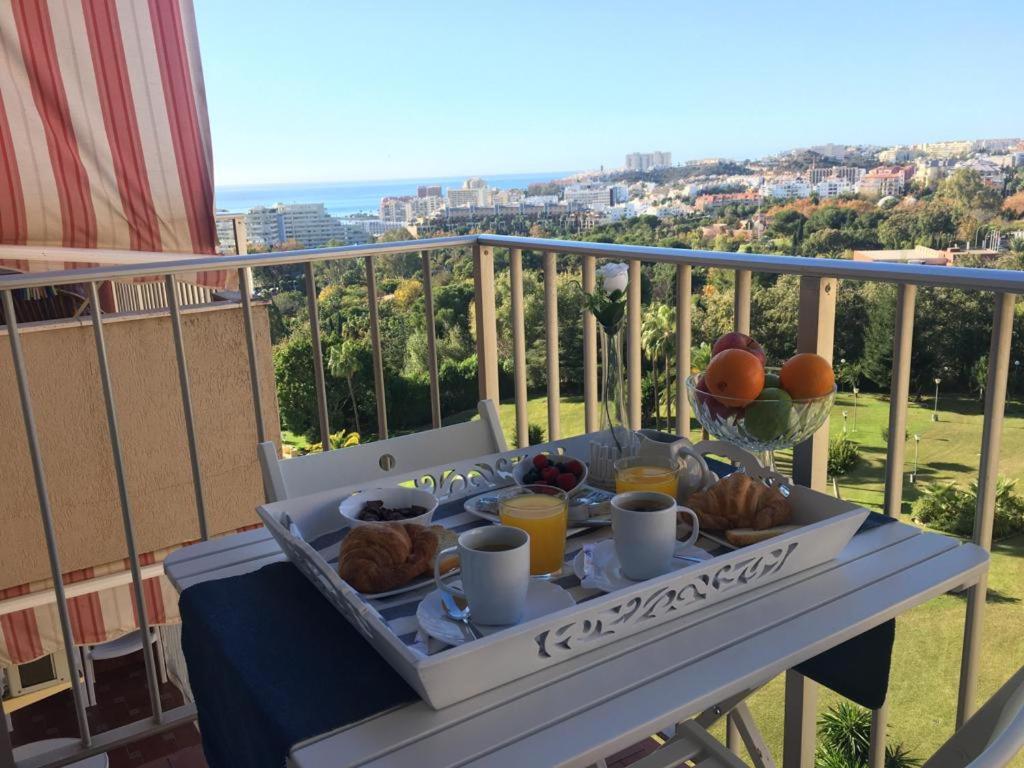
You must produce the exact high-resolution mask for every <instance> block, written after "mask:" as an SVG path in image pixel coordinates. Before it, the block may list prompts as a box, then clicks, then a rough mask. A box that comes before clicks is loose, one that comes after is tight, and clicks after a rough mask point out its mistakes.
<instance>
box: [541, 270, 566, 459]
mask: <svg viewBox="0 0 1024 768" xmlns="http://www.w3.org/2000/svg"><path fill="white" fill-rule="evenodd" d="M544 338H545V346H546V348H547V350H546V351H547V374H548V397H547V400H548V440H558V439H559V438H560V437H561V436H562V428H561V415H562V386H561V378H560V376H561V374H560V372H559V366H558V271H557V269H556V267H555V254H553V253H551V252H550V251H545V252H544Z"/></svg>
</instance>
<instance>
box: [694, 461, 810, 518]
mask: <svg viewBox="0 0 1024 768" xmlns="http://www.w3.org/2000/svg"><path fill="white" fill-rule="evenodd" d="M686 506H688V507H690V509H692V510H693V511H694V512H696V513H697V517H698V518H700V525H701V527H702V528H706V529H708V530H712V531H727V530H729V529H731V528H754V529H756V530H759V531H760V530H764V529H765V528H771V527H772V526H776V525H784V524H785V523H788V522H789V519H790V517H792V514H793V510H792V509H791V508H790V506H789V501H788V500H787V499H786V497H785V496H783V495H782V494H781V493H779V491H778V490H776V489H775V488H769V487H768V486H767V485H765V484H764V483H762V482H760V481H758V480H754V479H752V478H751V477H750V476H749V475H745V474H743V473H741V472H735V473H733V474H731V475H729V476H727V477H725V478H723V479H722V480H720V481H718V482H717V483H715V484H714V485H713V486H711V487H710V488H709V489H707V490H706V491H699V492H697V493H692V494H690V496H689V497H688V498H687V500H686Z"/></svg>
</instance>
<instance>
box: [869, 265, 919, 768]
mask: <svg viewBox="0 0 1024 768" xmlns="http://www.w3.org/2000/svg"><path fill="white" fill-rule="evenodd" d="M896 290H897V294H896V326H895V334H894V337H893V344H892V380H891V383H890V385H889V445H888V449H887V457H886V463H885V466H886V479H885V513H886V514H887V515H889V516H890V517H899V515H900V508H901V507H902V505H903V464H904V454H905V452H906V447H907V441H906V431H907V400H908V398H909V396H910V353H911V347H912V344H913V340H914V305H915V302H916V300H917V286H916V285H911V284H904V285H900V286H899V287H898V288H897V289H896ZM888 722H889V702H884V703H883V704H882V706H881V707H879V708H878V709H875V710H872V712H871V744H870V749H869V752H868V768H884V765H885V732H886V730H887V728H888Z"/></svg>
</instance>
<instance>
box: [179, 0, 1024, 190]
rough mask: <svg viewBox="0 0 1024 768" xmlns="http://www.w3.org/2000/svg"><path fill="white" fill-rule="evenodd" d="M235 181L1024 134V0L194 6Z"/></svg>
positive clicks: (223, 150) (582, 164)
mask: <svg viewBox="0 0 1024 768" xmlns="http://www.w3.org/2000/svg"><path fill="white" fill-rule="evenodd" d="M195 6H196V15H197V21H198V26H199V37H200V45H201V48H202V55H203V67H204V71H205V78H206V88H207V98H208V100H209V109H210V121H211V124H212V131H213V142H214V156H215V166H216V168H215V170H216V176H217V182H218V183H219V184H242V183H263V182H294V181H342V180H361V179H390V178H410V177H429V176H447V175H457V174H477V173H479V174H487V173H503V172H504V173H514V172H527V171H545V170H558V169H567V168H577V169H587V168H596V167H598V166H599V165H602V164H604V165H606V166H621V165H622V163H623V155H624V154H625V153H626V152H630V151H650V150H654V149H665V150H669V151H671V152H672V153H673V159H675V160H676V161H680V160H685V159H688V158H698V157H706V156H727V157H735V158H746V157H758V156H761V155H764V154H768V153H772V152H777V151H779V150H782V149H787V148H791V147H795V146H806V145H809V144H816V143H824V142H828V141H835V142H840V143H846V142H849V143H873V144H893V143H911V142H918V141H933V140H943V139H956V138H981V137H1003V136H1013V135H1021V134H1024V98H1021V90H1020V88H1021V86H1020V80H1019V78H1020V76H1021V73H1024V46H1022V45H1020V44H1019V37H1018V35H1019V34H1020V31H1021V30H1022V29H1024V3H1019V2H1015V1H1012V0H1005V1H1004V2H993V1H991V0H989V1H988V2H979V1H978V0H975V2H946V1H944V0H932V1H931V2H916V1H899V0H888V1H887V2H881V1H876V0H860V1H859V2H856V3H841V2H810V1H808V2H799V3H798V2H787V1H786V0H777V1H776V2H764V1H763V0H760V1H757V2H747V1H746V0H732V1H731V2H723V3H717V2H701V3H696V2H669V1H668V0H665V2H661V3H656V2H647V1H646V0H629V1H628V2H623V1H622V0H616V1H615V2H605V0H589V2H576V1H575V0H565V1H563V2H556V1H555V0H547V1H546V2H534V1H533V0H521V1H520V2H516V3H511V2H480V0H475V1H474V2H462V1H461V0H459V1H457V2H446V1H444V0H442V1H441V2H431V3H427V2H406V1H405V0H389V1H388V2H377V3H371V2H354V1H351V0H343V1H340V2H339V1H337V0H336V1H335V2H328V1H326V0H297V1H295V2H282V1H281V0H247V2H246V3H245V4H238V3H234V2H225V1H224V0H197V2H196V3H195Z"/></svg>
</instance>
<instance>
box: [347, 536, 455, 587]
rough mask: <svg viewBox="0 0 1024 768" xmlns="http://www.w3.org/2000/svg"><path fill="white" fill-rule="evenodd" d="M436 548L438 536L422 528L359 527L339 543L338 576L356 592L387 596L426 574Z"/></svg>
mask: <svg viewBox="0 0 1024 768" xmlns="http://www.w3.org/2000/svg"><path fill="white" fill-rule="evenodd" d="M437 546H438V536H437V534H436V533H435V532H434V531H431V530H430V529H428V528H424V527H423V526H421V525H396V524H387V523H370V524H368V525H361V526H359V527H358V528H355V529H353V530H352V531H351V532H350V533H349V534H348V535H347V536H346V537H345V538H344V539H342V542H341V553H340V556H339V559H338V575H339V576H341V578H343V579H344V580H345V581H347V582H348V583H349V584H350V585H351V586H352V587H353V588H354V589H356V590H358V591H359V592H363V593H366V594H376V593H378V592H387V591H389V590H392V589H397V588H398V587H401V586H404V585H405V584H408V583H409V582H410V581H412V580H413V579H415V578H416V577H417V576H420V575H422V574H424V573H426V572H427V571H428V570H429V569H430V568H431V567H432V565H433V560H434V555H435V554H437Z"/></svg>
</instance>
